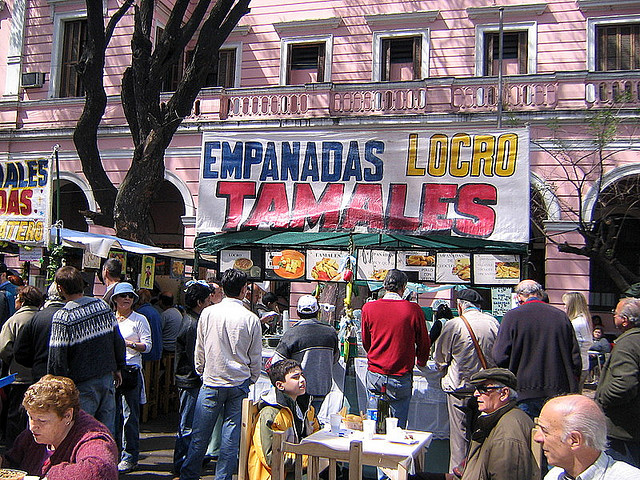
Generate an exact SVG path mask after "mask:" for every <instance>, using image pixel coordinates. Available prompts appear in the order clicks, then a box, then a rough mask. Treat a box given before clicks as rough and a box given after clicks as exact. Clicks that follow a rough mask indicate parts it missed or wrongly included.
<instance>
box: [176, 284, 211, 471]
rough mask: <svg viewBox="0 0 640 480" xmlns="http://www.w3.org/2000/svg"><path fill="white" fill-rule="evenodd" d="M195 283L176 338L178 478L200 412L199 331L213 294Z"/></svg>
mask: <svg viewBox="0 0 640 480" xmlns="http://www.w3.org/2000/svg"><path fill="white" fill-rule="evenodd" d="M192 282H193V283H191V284H190V285H189V286H188V287H187V290H186V291H185V296H184V303H185V305H186V306H187V311H186V312H185V314H184V318H183V320H182V327H181V328H180V331H179V332H178V336H177V338H176V361H175V375H176V387H178V394H179V396H180V425H179V426H178V433H177V435H176V446H175V449H174V451H173V471H174V473H176V475H178V474H179V473H180V468H182V463H183V462H184V459H185V457H186V455H187V452H188V451H189V443H190V442H191V426H192V423H193V412H194V411H195V408H196V400H197V398H198V392H199V391H200V385H202V379H201V378H200V376H199V375H198V374H197V373H196V370H195V361H194V358H193V354H194V350H195V348H196V330H197V327H198V320H199V319H200V313H202V310H204V309H205V308H206V307H208V306H209V305H211V293H212V290H211V287H210V286H209V285H208V284H207V283H206V282H198V281H192Z"/></svg>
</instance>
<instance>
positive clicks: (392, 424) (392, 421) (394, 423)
mask: <svg viewBox="0 0 640 480" xmlns="http://www.w3.org/2000/svg"><path fill="white" fill-rule="evenodd" d="M385 422H387V423H386V427H387V433H391V432H393V431H394V430H395V429H396V428H397V427H398V419H397V418H395V417H387V418H386V419H385Z"/></svg>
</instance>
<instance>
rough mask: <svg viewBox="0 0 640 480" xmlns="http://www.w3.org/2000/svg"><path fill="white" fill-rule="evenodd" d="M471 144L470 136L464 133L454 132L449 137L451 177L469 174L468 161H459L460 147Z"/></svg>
mask: <svg viewBox="0 0 640 480" xmlns="http://www.w3.org/2000/svg"><path fill="white" fill-rule="evenodd" d="M470 146H471V137H470V136H469V135H467V134H466V133H456V134H455V135H454V136H453V138H452V139H451V166H450V167H449V170H450V172H451V176H453V177H466V176H467V175H469V162H468V161H465V162H463V163H460V149H461V148H462V147H470Z"/></svg>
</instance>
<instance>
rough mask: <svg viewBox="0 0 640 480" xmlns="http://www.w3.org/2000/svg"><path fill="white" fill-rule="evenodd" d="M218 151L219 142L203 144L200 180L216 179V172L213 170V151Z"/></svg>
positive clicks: (214, 159) (214, 161) (214, 160)
mask: <svg viewBox="0 0 640 480" xmlns="http://www.w3.org/2000/svg"><path fill="white" fill-rule="evenodd" d="M214 149H215V150H220V142H206V143H205V144H204V166H203V167H202V178H218V172H216V171H214V170H213V166H214V164H215V163H216V160H217V159H216V157H214V156H213V150H214Z"/></svg>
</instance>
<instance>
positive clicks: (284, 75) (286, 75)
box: [280, 36, 333, 85]
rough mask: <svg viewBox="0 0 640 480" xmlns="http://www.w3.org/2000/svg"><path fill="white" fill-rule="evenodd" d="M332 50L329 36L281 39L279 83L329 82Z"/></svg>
mask: <svg viewBox="0 0 640 480" xmlns="http://www.w3.org/2000/svg"><path fill="white" fill-rule="evenodd" d="M332 49H333V39H332V37H331V36H326V37H312V38H307V37H302V38H299V39H296V38H288V39H283V40H282V44H281V52H280V53H281V58H282V63H281V64H280V83H281V84H282V85H304V84H305V83H316V82H329V81H331V55H332Z"/></svg>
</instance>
